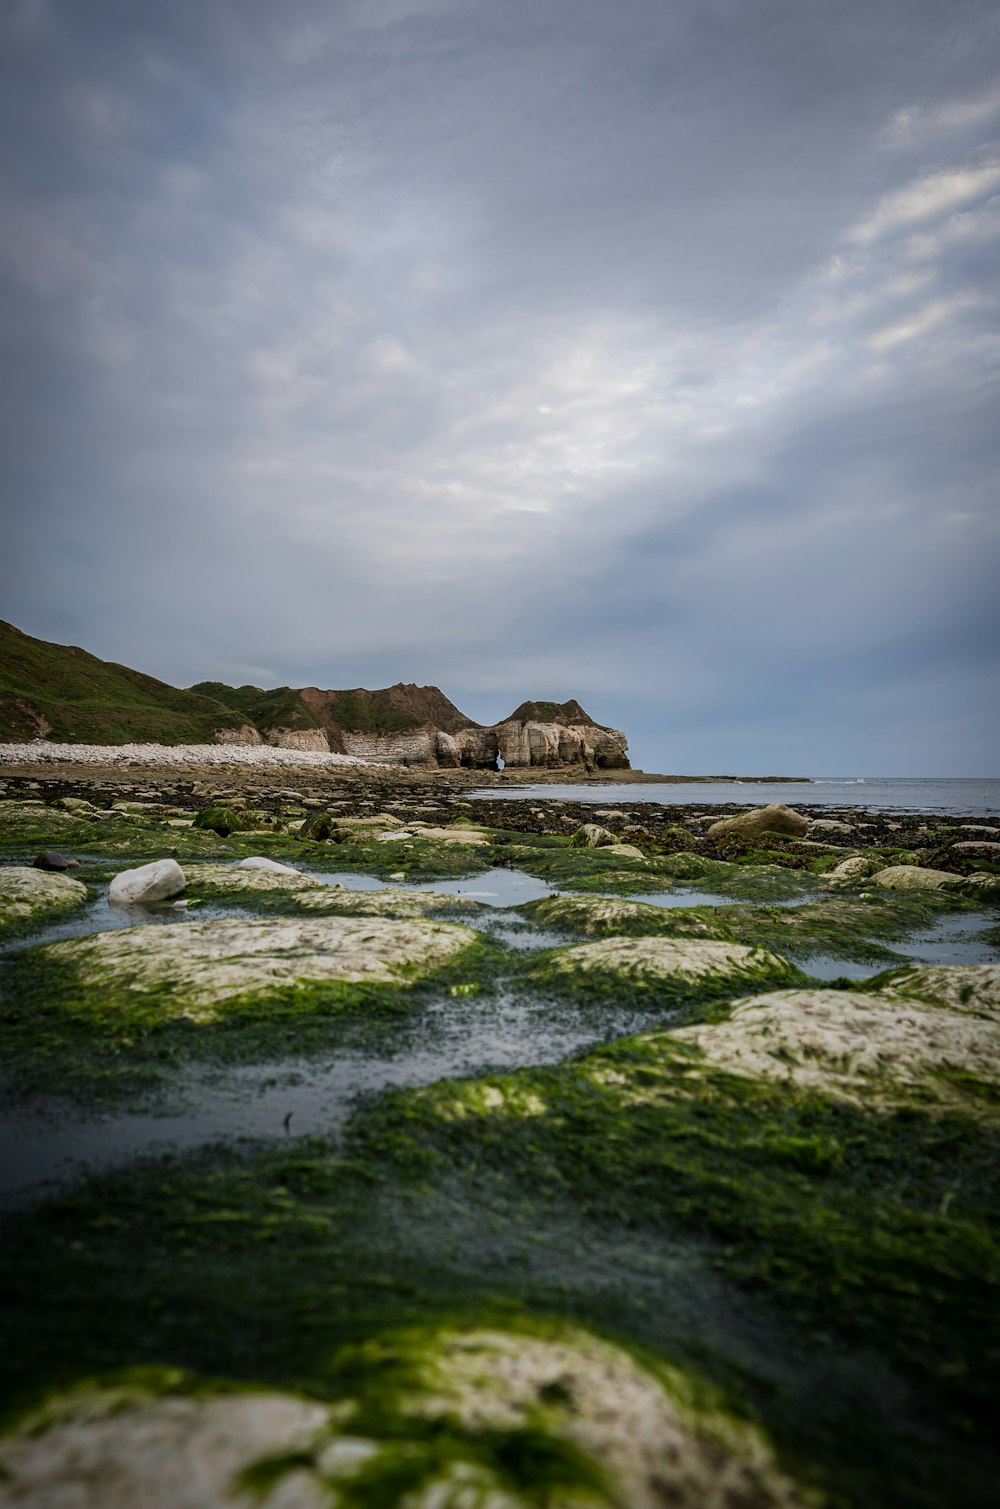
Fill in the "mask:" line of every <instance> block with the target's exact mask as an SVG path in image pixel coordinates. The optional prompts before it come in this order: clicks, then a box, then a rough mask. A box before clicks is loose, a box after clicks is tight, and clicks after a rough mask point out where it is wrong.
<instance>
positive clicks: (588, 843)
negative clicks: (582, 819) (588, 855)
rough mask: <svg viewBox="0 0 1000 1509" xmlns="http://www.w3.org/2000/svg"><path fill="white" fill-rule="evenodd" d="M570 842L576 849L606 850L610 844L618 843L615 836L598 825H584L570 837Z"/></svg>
mask: <svg viewBox="0 0 1000 1509" xmlns="http://www.w3.org/2000/svg"><path fill="white" fill-rule="evenodd" d="M569 841H570V847H571V848H574V849H605V848H607V847H608V846H609V845H610V844H614V843H617V839H616V838H615V835H614V834H613V833H609V832H608V830H607V828H602V827H600V826H599V825H598V824H597V823H584V824H583V826H582V827H581V828H577V830H576V832H575V833H573V834H571V835H570V840H569Z"/></svg>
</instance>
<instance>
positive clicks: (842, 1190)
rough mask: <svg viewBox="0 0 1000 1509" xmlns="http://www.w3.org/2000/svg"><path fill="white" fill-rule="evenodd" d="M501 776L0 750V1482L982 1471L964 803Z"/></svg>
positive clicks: (932, 1498) (281, 1497)
mask: <svg viewBox="0 0 1000 1509" xmlns="http://www.w3.org/2000/svg"><path fill="white" fill-rule="evenodd" d="M562 779H563V780H565V775H564V774H563V775H562ZM511 784H516V782H515V781H514V779H513V778H512V777H510V776H508V775H506V773H497V774H495V775H490V776H488V777H485V778H484V774H483V772H481V771H468V772H466V771H454V770H452V771H438V770H422V771H419V772H418V771H413V770H411V771H406V770H400V769H399V768H390V767H359V766H339V767H337V768H336V769H330V768H329V767H326V768H324V767H314V766H312V765H301V766H299V768H297V769H295V770H291V769H289V768H288V767H278V766H270V765H267V766H265V765H263V764H260V763H254V764H250V763H248V764H246V765H229V766H225V767H220V766H218V765H209V764H199V765H197V766H192V765H176V764H165V763H160V764H157V765H152V766H128V765H119V764H115V765H89V766H86V765H83V764H82V763H79V762H64V763H54V764H42V763H39V764H36V765H34V766H31V767H24V766H21V767H6V768H5V769H4V770H3V772H2V778H0V938H2V940H3V946H4V951H3V953H2V954H0V969H2V981H3V994H2V997H0V1021H2V1027H3V1034H4V1048H5V1052H4V1070H3V1077H2V1080H0V1116H2V1117H3V1119H4V1122H5V1129H6V1137H7V1142H8V1147H7V1155H8V1156H7V1161H8V1163H9V1164H10V1165H12V1166H16V1163H17V1160H18V1158H19V1157H20V1156H21V1155H22V1153H23V1150H24V1149H25V1148H28V1149H30V1150H32V1157H33V1158H34V1159H35V1165H34V1167H35V1173H34V1175H33V1182H32V1183H31V1184H30V1187H28V1188H27V1190H23V1189H22V1190H18V1193H17V1198H16V1200H15V1201H14V1204H13V1206H12V1208H11V1209H9V1210H8V1211H7V1212H6V1213H5V1215H4V1217H3V1220H2V1222H0V1226H2V1236H3V1241H2V1242H0V1306H2V1308H3V1310H4V1324H5V1334H6V1336H7V1338H8V1345H7V1346H6V1347H5V1348H4V1349H3V1350H2V1351H0V1381H2V1384H3V1387H4V1389H5V1390H6V1393H7V1396H8V1397H9V1398H11V1399H14V1400H15V1401H16V1404H15V1407H13V1408H12V1409H11V1410H9V1411H8V1413H7V1415H6V1417H5V1420H4V1422H3V1428H2V1430H0V1504H8V1503H9V1504H10V1505H11V1506H12V1509H13V1506H15V1505H16V1506H17V1509H45V1506H47V1505H49V1504H52V1503H55V1502H57V1501H58V1502H60V1503H61V1502H63V1501H64V1500H66V1501H67V1502H68V1501H69V1499H68V1498H67V1495H69V1496H71V1497H72V1499H73V1502H74V1504H79V1505H80V1506H81V1509H134V1506H135V1505H137V1504H142V1505H143V1506H149V1509H174V1506H175V1505H176V1504H178V1503H188V1502H190V1503H192V1504H193V1503H197V1505H198V1509H252V1506H253V1505H258V1506H263V1509H287V1506H290V1505H295V1506H296V1509H299V1506H303V1509H328V1506H329V1505H331V1504H340V1505H344V1506H347V1509H351V1506H358V1509H360V1506H366V1509H371V1506H383V1505H384V1506H385V1509H411V1506H417V1509H432V1506H439V1509H440V1506H452V1509H457V1506H460V1505H464V1504H471V1503H490V1504H496V1505H497V1506H498V1509H499V1506H501V1505H503V1506H504V1509H542V1506H543V1505H546V1504H548V1505H554V1504H559V1505H560V1506H563V1509H621V1506H623V1505H627V1506H628V1509H666V1506H667V1505H671V1506H673V1509H706V1506H707V1509H728V1506H730V1505H732V1504H740V1505H741V1506H745V1509H952V1506H953V1505H954V1504H956V1503H961V1504H962V1505H963V1509H966V1506H969V1509H986V1506H987V1505H992V1501H993V1497H994V1495H995V1484H996V1481H997V1474H998V1470H1000V1454H998V1452H997V1448H996V1443H995V1439H994V1434H995V1433H994V1431H993V1423H994V1421H993V1413H994V1403H995V1397H996V1388H997V1385H998V1381H1000V1380H998V1376H997V1364H996V1355H995V1349H994V1347H993V1345H992V1340H991V1324H992V1318H993V1317H994V1316H995V1314H996V1309H997V1304H998V1301H1000V1277H998V1275H1000V1250H998V1246H997V1240H996V1207H995V1200H994V1198H993V1195H992V1193H991V1192H992V1191H993V1190H995V1189H996V1188H998V1187H1000V1136H998V1130H1000V1120H998V1114H997V1105H998V1103H1000V1101H998V1096H1000V1088H998V1074H997V1064H998V1062H1000V1026H998V1023H1000V928H998V917H1000V914H998V910H997V908H998V905H1000V818H997V817H992V816H991V817H982V818H978V819H976V820H971V819H969V818H963V817H961V816H959V815H952V816H947V815H943V814H938V815H935V816H933V817H930V816H921V815H906V814H900V813H877V812H874V813H873V812H867V811H860V810H857V809H852V808H850V807H839V808H831V807H829V806H827V805H826V804H824V803H821V802H816V803H809V802H808V800H805V801H803V802H801V803H798V804H797V805H796V807H795V808H789V807H787V806H784V805H783V804H781V803H768V804H766V805H765V806H763V807H761V808H759V809H756V810H748V809H747V808H746V807H740V806H736V805H735V804H734V805H729V806H725V807H720V806H715V805H706V804H704V803H703V802H702V803H699V802H698V800H697V795H698V793H697V787H696V786H695V787H693V788H692V791H691V797H692V800H691V801H690V802H684V803H681V804H677V805H674V804H670V805H666V804H660V803H646V802H641V801H638V800H637V801H635V802H629V801H626V802H622V803H619V802H615V803H614V804H611V803H609V804H608V805H607V806H602V805H601V803H600V801H599V800H598V801H596V802H594V801H592V802H581V801H574V800H565V799H564V798H563V797H561V796H552V797H548V796H546V795H544V794H534V793H533V794H532V796H531V797H530V799H527V800H521V801H511V800H504V799H503V798H502V796H501V793H502V792H503V790H504V789H505V788H507V787H508V786H509V785H511ZM637 784H638V782H637ZM477 792H479V793H481V794H478V795H477V794H475V793H477ZM802 794H803V797H804V798H807V797H808V796H809V795H811V794H812V793H811V792H810V788H809V787H808V786H804V787H803V789H802ZM817 794H818V793H817ZM165 1129H170V1133H171V1134H172V1135H173V1136H174V1137H176V1138H177V1139H178V1145H176V1146H173V1147H172V1148H171V1149H169V1150H168V1151H166V1152H164V1151H163V1139H164V1133H165ZM46 1139H47V1140H46ZM95 1139H97V1142H95ZM100 1139H103V1146H104V1147H105V1151H106V1156H105V1157H104V1158H103V1160H102V1161H103V1163H104V1165H105V1166H104V1167H103V1169H101V1168H99V1167H98V1168H92V1169H89V1170H80V1169H79V1168H75V1169H66V1168H65V1167H64V1166H63V1165H61V1164H55V1165H53V1166H51V1167H49V1166H48V1165H46V1164H45V1163H44V1161H43V1162H42V1163H41V1164H39V1162H38V1159H39V1157H40V1154H41V1152H44V1150H45V1149H46V1148H48V1149H50V1150H51V1151H52V1153H53V1154H59V1155H61V1156H64V1155H65V1152H66V1150H67V1149H71V1148H73V1147H80V1148H84V1147H89V1148H93V1147H94V1146H95V1145H97V1144H98V1142H99V1141H100ZM27 1171H28V1170H27V1165H26V1176H27ZM52 1173H59V1174H61V1176H62V1178H63V1179H64V1180H65V1181H66V1183H65V1187H62V1188H60V1187H59V1186H58V1184H55V1185H54V1184H51V1183H49V1184H47V1183H46V1182H45V1178H46V1175H47V1174H48V1175H51V1174H52ZM9 1187H11V1188H16V1186H9ZM81 1462H82V1463H84V1464H85V1465H86V1471H82V1470H81V1466H80V1464H81Z"/></svg>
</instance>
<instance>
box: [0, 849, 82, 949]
mask: <svg viewBox="0 0 1000 1509" xmlns="http://www.w3.org/2000/svg"><path fill="white" fill-rule="evenodd" d="M86 899H87V887H86V886H85V885H81V883H80V881H78V880H71V879H70V878H69V876H68V875H58V874H50V873H48V872H47V871H45V870H36V869H35V868H34V867H33V866H32V867H29V866H27V865H3V866H0V933H12V932H18V931H20V930H21V929H23V928H24V927H30V926H31V925H32V924H33V923H42V922H45V921H47V920H48V918H49V917H51V916H57V915H58V914H59V913H61V912H65V911H72V910H74V909H75V908H76V907H78V906H82V905H83V903H84V902H85V901H86Z"/></svg>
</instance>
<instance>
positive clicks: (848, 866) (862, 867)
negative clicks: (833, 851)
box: [822, 854, 887, 889]
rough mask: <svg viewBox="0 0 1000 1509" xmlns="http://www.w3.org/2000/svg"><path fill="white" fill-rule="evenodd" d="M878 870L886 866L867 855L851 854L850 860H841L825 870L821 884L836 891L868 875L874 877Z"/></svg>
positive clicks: (864, 878)
mask: <svg viewBox="0 0 1000 1509" xmlns="http://www.w3.org/2000/svg"><path fill="white" fill-rule="evenodd" d="M879 868H882V869H886V868H887V866H886V865H885V864H884V863H882V864H881V865H880V863H879V861H878V860H877V859H873V858H871V857H870V856H869V855H865V854H853V855H852V856H851V858H850V859H843V860H841V862H840V864H839V865H835V866H834V868H833V869H832V870H827V872H826V874H825V875H824V876H823V880H822V884H823V885H824V886H831V887H833V889H837V888H839V887H841V886H845V885H850V884H851V883H852V882H853V881H859V880H866V879H867V878H868V876H869V875H874V874H875V872H876V870H878V869H879Z"/></svg>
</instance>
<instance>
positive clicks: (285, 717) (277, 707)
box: [191, 681, 322, 731]
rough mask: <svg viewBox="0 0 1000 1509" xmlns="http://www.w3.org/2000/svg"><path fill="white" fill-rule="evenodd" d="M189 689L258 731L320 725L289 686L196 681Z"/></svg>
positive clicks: (310, 709)
mask: <svg viewBox="0 0 1000 1509" xmlns="http://www.w3.org/2000/svg"><path fill="white" fill-rule="evenodd" d="M191 691H192V692H196V693H198V694H199V695H200V696H202V697H212V698H213V699H214V700H215V701H216V702H221V703H222V704H223V705H224V706H225V707H228V708H231V709H232V710H233V712H238V713H239V714H240V715H241V716H242V718H243V719H244V721H245V722H247V723H252V724H253V725H254V727H255V728H259V729H261V730H262V731H263V730H264V729H265V728H295V729H300V728H320V727H322V724H321V723H320V720H319V719H318V718H317V717H316V714H315V713H314V712H313V710H312V708H311V707H309V706H308V704H307V703H306V702H304V701H303V699H302V697H301V696H300V694H299V693H298V692H297V691H296V689H295V688H294V687H292V686H276V687H274V688H273V689H272V690H271V691H268V692H265V691H262V690H261V688H260V687H259V686H227V685H226V683H225V682H224V681H199V682H197V683H196V684H195V685H194V686H193V687H192V688H191Z"/></svg>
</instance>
